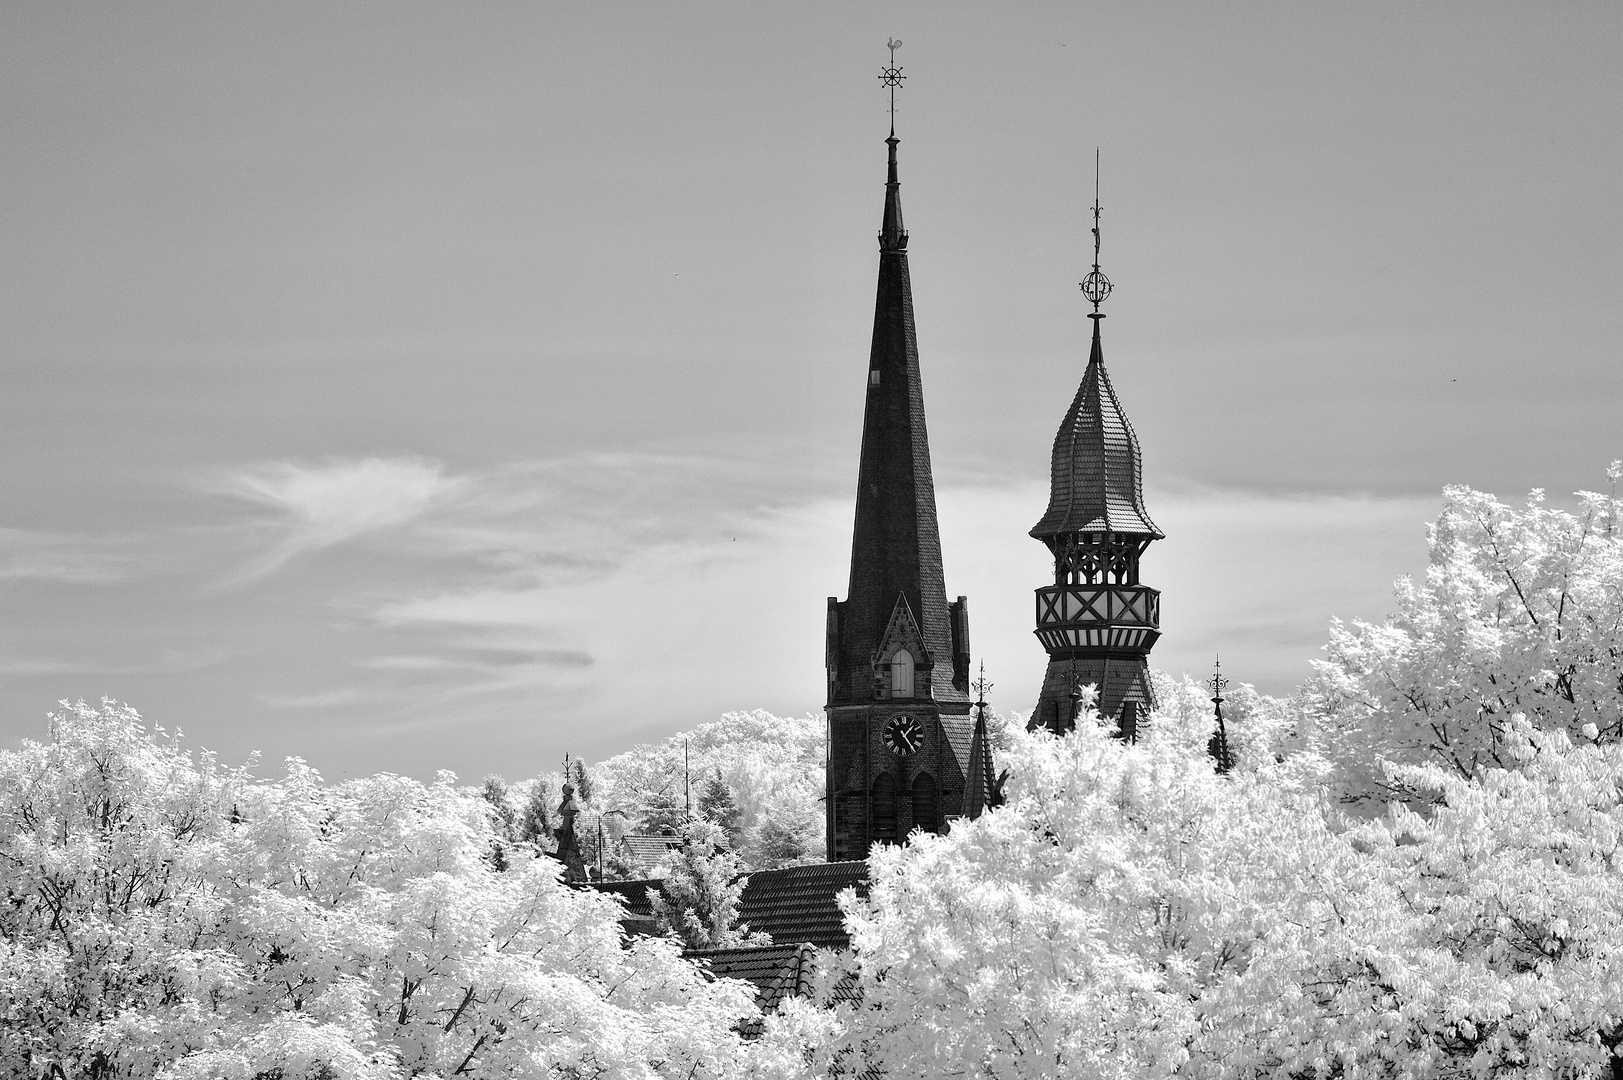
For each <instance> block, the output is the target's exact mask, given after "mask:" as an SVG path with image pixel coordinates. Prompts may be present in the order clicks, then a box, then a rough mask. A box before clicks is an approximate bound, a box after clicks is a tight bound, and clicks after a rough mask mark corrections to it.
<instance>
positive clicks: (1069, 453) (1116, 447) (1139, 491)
mask: <svg viewBox="0 0 1623 1080" xmlns="http://www.w3.org/2000/svg"><path fill="white" fill-rule="evenodd" d="M1101 318H1103V316H1096V317H1094V319H1093V351H1092V353H1091V354H1090V355H1089V356H1088V368H1087V371H1085V372H1084V373H1083V375H1082V385H1081V387H1080V388H1078V390H1077V392H1076V400H1075V401H1072V402H1071V410H1070V412H1068V413H1066V414H1065V421H1064V423H1062V424H1060V427H1059V434H1058V435H1056V436H1054V457H1053V464H1052V483H1051V487H1050V494H1049V499H1048V512H1047V513H1046V514H1044V515H1043V519H1042V520H1041V521H1039V522H1037V524H1036V526H1035V527H1033V528H1032V530H1031V535H1032V536H1034V537H1036V538H1037V539H1039V540H1043V539H1047V538H1050V537H1055V536H1062V535H1065V534H1067V533H1082V532H1088V533H1100V532H1106V531H1109V532H1117V533H1139V534H1142V535H1146V536H1153V537H1156V538H1157V539H1159V538H1160V537H1162V536H1164V535H1165V534H1164V533H1162V532H1161V530H1160V529H1158V528H1156V527H1155V522H1153V521H1151V520H1150V515H1149V514H1148V513H1146V512H1145V510H1144V480H1143V473H1142V471H1141V470H1142V466H1141V463H1140V457H1139V450H1138V436H1137V435H1134V434H1133V425H1132V424H1130V423H1128V421H1127V414H1126V413H1125V412H1123V411H1122V408H1121V402H1120V401H1118V400H1116V391H1115V389H1114V388H1112V387H1111V385H1110V376H1109V375H1107V374H1106V373H1105V360H1104V350H1103V348H1102V347H1101V346H1100V344H1099V320H1100V319H1101Z"/></svg>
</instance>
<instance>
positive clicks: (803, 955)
mask: <svg viewBox="0 0 1623 1080" xmlns="http://www.w3.org/2000/svg"><path fill="white" fill-rule="evenodd" d="M683 955H684V956H686V957H687V958H688V959H689V960H698V961H701V962H702V963H703V964H704V966H705V967H706V968H708V969H709V971H710V973H711V974H713V975H716V976H718V977H720V978H725V979H743V980H745V981H746V982H750V983H754V984H755V1003H756V1004H757V1005H759V1006H760V1007H761V1011H762V1012H771V1011H772V1010H773V1009H775V1008H777V1007H778V1002H780V1001H782V1000H783V999H784V998H786V997H805V996H806V995H808V994H809V993H811V980H812V976H813V975H814V974H815V973H816V971H817V947H816V946H815V945H809V944H806V943H805V942H800V943H799V944H789V945H755V946H751V947H749V948H743V949H691V950H689V951H688V952H686V953H683Z"/></svg>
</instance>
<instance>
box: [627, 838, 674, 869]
mask: <svg viewBox="0 0 1623 1080" xmlns="http://www.w3.org/2000/svg"><path fill="white" fill-rule="evenodd" d="M620 843H622V844H624V845H625V846H626V849H627V850H629V851H630V852H631V857H632V858H634V859H636V860H637V862H639V863H641V864H642V866H643V868H644V869H651V868H652V867H654V866H656V865H657V864H658V863H659V861H660V860H661V859H663V858H665V856H666V854H668V853H669V852H672V851H675V850H676V849H677V848H680V847H681V846H682V838H681V837H680V836H676V835H667V834H665V833H627V834H626V835H624V836H622V837H621V838H620Z"/></svg>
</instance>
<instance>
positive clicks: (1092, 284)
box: [893, 121, 1110, 319]
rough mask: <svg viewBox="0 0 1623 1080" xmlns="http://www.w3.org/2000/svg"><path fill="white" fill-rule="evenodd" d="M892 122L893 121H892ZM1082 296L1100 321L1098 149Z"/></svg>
mask: <svg viewBox="0 0 1623 1080" xmlns="http://www.w3.org/2000/svg"><path fill="white" fill-rule="evenodd" d="M893 122H894V121H893ZM1082 295H1083V296H1085V297H1087V298H1088V300H1089V301H1090V302H1091V303H1092V304H1093V315H1092V316H1090V317H1091V318H1097V319H1102V318H1104V316H1103V315H1100V314H1099V305H1100V304H1101V303H1103V302H1104V299H1105V297H1107V296H1109V295H1110V279H1109V278H1107V277H1105V276H1104V275H1103V274H1101V273H1100V272H1099V148H1098V147H1097V146H1095V147H1094V148H1093V273H1091V274H1089V275H1088V276H1087V277H1085V278H1083V279H1082Z"/></svg>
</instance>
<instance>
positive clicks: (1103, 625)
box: [1037, 585, 1161, 652]
mask: <svg viewBox="0 0 1623 1080" xmlns="http://www.w3.org/2000/svg"><path fill="white" fill-rule="evenodd" d="M1160 628H1161V592H1160V590H1159V589H1151V588H1146V587H1145V586H1142V585H1050V586H1048V587H1047V588H1043V589H1038V590H1037V638H1038V640H1040V641H1041V642H1042V643H1043V646H1044V648H1046V649H1048V650H1049V651H1050V652H1054V651H1055V650H1060V649H1076V648H1095V649H1122V650H1132V649H1143V650H1145V651H1148V649H1149V648H1150V646H1152V645H1154V644H1155V641H1156V639H1157V638H1159V637H1160V636H1161V634H1160Z"/></svg>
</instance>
